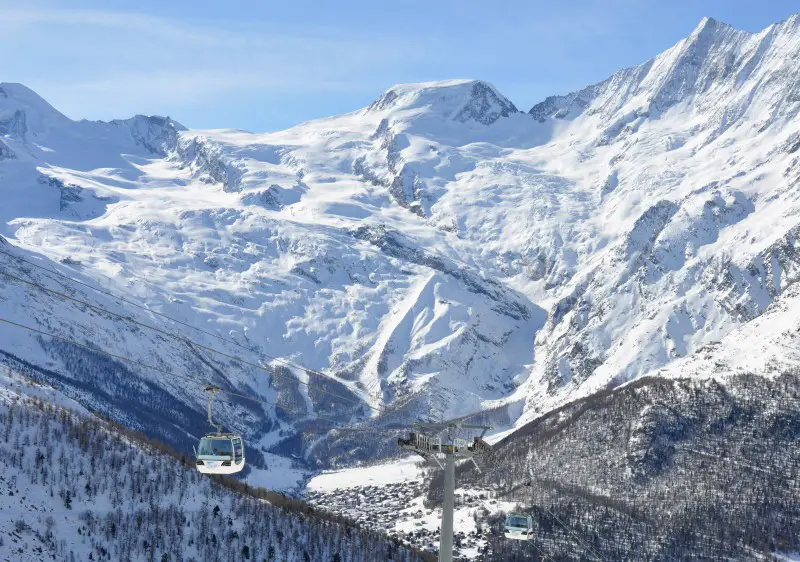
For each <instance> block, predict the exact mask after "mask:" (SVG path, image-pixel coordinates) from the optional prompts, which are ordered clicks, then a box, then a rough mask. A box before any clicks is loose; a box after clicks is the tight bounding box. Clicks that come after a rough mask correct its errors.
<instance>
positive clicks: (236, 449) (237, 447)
mask: <svg viewBox="0 0 800 562" xmlns="http://www.w3.org/2000/svg"><path fill="white" fill-rule="evenodd" d="M233 453H234V459H235V460H236V462H237V463H239V462H242V442H241V441H240V440H238V439H237V440H236V441H234V442H233Z"/></svg>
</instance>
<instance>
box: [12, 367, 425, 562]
mask: <svg viewBox="0 0 800 562" xmlns="http://www.w3.org/2000/svg"><path fill="white" fill-rule="evenodd" d="M0 382H1V383H2V385H0V560H31V561H33V560H36V561H38V560H68V561H70V562H73V561H80V562H83V561H86V560H114V561H116V560H142V561H149V560H153V561H162V562H167V561H179V560H188V561H191V560H204V561H226V562H227V561H259V562H260V561H262V560H266V561H270V562H271V561H276V562H309V561H315V562H316V561H325V562H328V561H331V562H361V561H368V560H374V561H388V560H394V561H398V562H400V561H402V562H411V561H414V562H417V561H422V560H425V558H423V557H422V555H420V554H418V553H415V552H413V551H411V550H409V549H408V548H405V547H403V546H402V545H398V544H396V543H394V542H392V541H390V540H388V539H387V538H386V537H384V536H382V535H380V534H377V533H372V532H366V531H362V530H359V529H357V528H356V527H355V526H354V525H353V523H352V522H350V521H347V520H346V519H343V518H336V517H334V516H331V515H327V514H325V513H322V512H318V511H316V510H315V509H313V508H311V507H310V506H308V505H306V504H304V503H302V502H299V501H297V500H293V499H290V498H287V497H285V496H282V495H280V494H275V493H272V492H267V491H266V490H263V489H252V488H250V487H248V486H247V485H245V484H242V483H239V482H236V481H233V480H213V479H211V478H208V477H204V476H202V475H200V474H198V473H197V472H196V471H195V470H194V469H193V468H192V467H190V466H188V465H187V464H185V459H181V458H178V457H176V456H174V455H173V454H172V453H170V452H169V451H168V450H167V449H166V448H165V447H164V446H163V445H160V444H158V443H155V442H148V441H147V440H146V439H144V438H143V437H142V436H140V435H138V434H134V433H131V432H129V431H126V430H124V429H123V428H122V427H121V426H118V425H115V424H110V423H107V422H105V421H101V420H98V419H97V418H94V417H91V416H87V415H84V414H81V413H76V412H75V411H72V410H70V409H67V408H64V407H61V406H59V405H54V404H52V403H49V402H48V401H45V400H42V399H41V398H40V397H31V396H24V395H22V396H20V395H19V394H17V393H16V392H14V390H13V389H14V387H13V386H9V385H8V384H6V383H7V382H8V381H7V380H4V381H0ZM40 394H41V393H40Z"/></svg>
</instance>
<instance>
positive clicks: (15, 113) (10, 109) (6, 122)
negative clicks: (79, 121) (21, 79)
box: [0, 82, 69, 136]
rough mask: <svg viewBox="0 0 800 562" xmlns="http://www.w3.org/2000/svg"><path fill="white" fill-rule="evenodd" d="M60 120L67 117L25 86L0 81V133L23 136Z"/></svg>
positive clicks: (66, 119) (64, 119)
mask: <svg viewBox="0 0 800 562" xmlns="http://www.w3.org/2000/svg"><path fill="white" fill-rule="evenodd" d="M62 121H69V119H68V118H67V117H66V116H65V115H63V114H62V113H59V112H58V111H57V110H56V109H55V108H54V107H53V106H52V105H50V104H49V103H47V102H46V101H45V100H44V98H42V97H41V96H40V95H39V94H37V93H36V92H34V91H33V90H31V89H30V88H28V87H27V86H24V85H22V84H18V83H14V82H2V83H0V134H4V135H7V134H15V135H18V136H24V135H25V134H26V133H27V132H28V131H34V132H36V131H42V130H44V129H47V128H48V127H49V126H50V125H51V124H53V123H58V122H62Z"/></svg>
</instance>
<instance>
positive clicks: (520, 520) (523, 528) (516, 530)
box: [505, 513, 533, 541]
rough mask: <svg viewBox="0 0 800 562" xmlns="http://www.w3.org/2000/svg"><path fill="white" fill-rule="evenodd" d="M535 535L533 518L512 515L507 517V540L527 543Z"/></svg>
mask: <svg viewBox="0 0 800 562" xmlns="http://www.w3.org/2000/svg"><path fill="white" fill-rule="evenodd" d="M531 535H533V517H531V516H525V515H516V514H513V513H512V514H511V515H509V516H508V517H506V524H505V536H506V538H507V539H514V540H518V541H527V540H530V539H531Z"/></svg>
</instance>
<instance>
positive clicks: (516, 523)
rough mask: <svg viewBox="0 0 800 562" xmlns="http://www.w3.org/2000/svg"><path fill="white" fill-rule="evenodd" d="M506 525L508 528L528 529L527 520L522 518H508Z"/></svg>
mask: <svg viewBox="0 0 800 562" xmlns="http://www.w3.org/2000/svg"><path fill="white" fill-rule="evenodd" d="M506 525H507V526H509V527H522V528H524V529H527V528H528V520H527V519H526V518H524V517H509V518H508V521H507V522H506Z"/></svg>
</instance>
